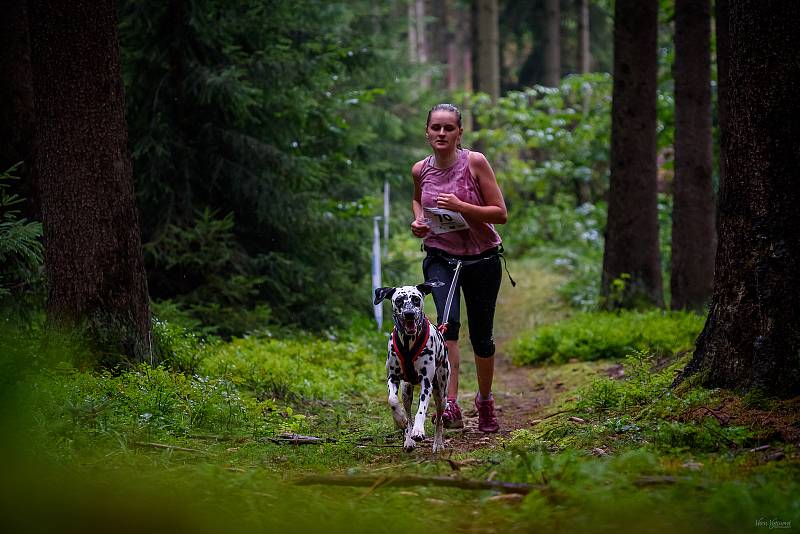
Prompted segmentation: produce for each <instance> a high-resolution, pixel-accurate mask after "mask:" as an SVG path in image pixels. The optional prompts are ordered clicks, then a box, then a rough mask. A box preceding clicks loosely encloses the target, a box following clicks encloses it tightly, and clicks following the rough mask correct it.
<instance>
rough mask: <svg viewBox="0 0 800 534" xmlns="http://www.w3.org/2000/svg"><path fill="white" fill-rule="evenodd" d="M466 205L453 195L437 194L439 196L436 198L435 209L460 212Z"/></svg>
mask: <svg viewBox="0 0 800 534" xmlns="http://www.w3.org/2000/svg"><path fill="white" fill-rule="evenodd" d="M466 204H467V203H466V202H464V201H463V200H461V199H459V198H458V197H457V196H455V195H454V194H453V193H439V196H438V197H436V207H438V208H444V209H447V210H451V211H458V212H460V211H463V209H464V206H465V205H466Z"/></svg>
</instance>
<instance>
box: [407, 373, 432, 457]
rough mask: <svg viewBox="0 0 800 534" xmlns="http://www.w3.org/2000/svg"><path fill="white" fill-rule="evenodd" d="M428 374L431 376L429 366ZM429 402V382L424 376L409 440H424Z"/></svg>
mask: <svg viewBox="0 0 800 534" xmlns="http://www.w3.org/2000/svg"><path fill="white" fill-rule="evenodd" d="M428 370H429V371H430V372H429V373H428V374H429V375H430V376H433V366H432V365H431V366H430V367H429V368H428ZM430 401H431V381H430V379H428V377H427V376H426V377H425V378H423V379H422V382H421V383H420V388H419V406H418V407H417V415H416V416H415V417H414V428H413V430H412V431H411V439H413V440H414V441H422V440H423V439H425V414H426V413H428V403H429V402H430Z"/></svg>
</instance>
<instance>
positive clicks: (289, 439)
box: [266, 434, 336, 445]
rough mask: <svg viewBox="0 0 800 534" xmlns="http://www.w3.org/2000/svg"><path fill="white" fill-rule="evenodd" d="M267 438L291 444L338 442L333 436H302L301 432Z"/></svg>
mask: <svg viewBox="0 0 800 534" xmlns="http://www.w3.org/2000/svg"><path fill="white" fill-rule="evenodd" d="M266 439H267V440H269V441H271V442H273V443H289V444H291V445H319V444H322V443H336V440H335V439H333V438H319V437H317V436H301V435H300V434H278V435H277V436H275V437H274V438H266Z"/></svg>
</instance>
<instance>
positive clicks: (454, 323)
mask: <svg viewBox="0 0 800 534" xmlns="http://www.w3.org/2000/svg"><path fill="white" fill-rule="evenodd" d="M425 250H426V251H427V252H428V255H427V256H426V257H425V259H424V260H423V261H422V273H423V275H424V276H425V280H432V279H434V278H438V279H439V280H440V281H441V282H444V285H443V286H441V287H436V288H434V289H433V300H434V302H435V303H436V313H437V315H438V323H439V324H442V322H444V318H443V317H442V315H443V314H444V306H445V303H446V302H447V292H448V291H449V290H450V284H451V283H452V281H453V275H454V274H455V268H456V265H455V264H456V261H457V260H462V262H464V263H462V265H461V273H460V274H459V277H458V278H459V279H458V287H457V288H456V291H455V293H454V294H453V303H452V304H451V305H450V317H448V318H447V322H448V323H449V324H448V327H447V332H445V335H444V338H445V339H446V340H457V339H458V333H459V330H460V328H461V322H460V321H459V319H460V316H461V299H460V293H461V291H463V292H464V303H465V304H466V307H467V320H468V321H469V339H470V341H471V342H472V350H473V352H475V355H476V356H480V357H483V358H489V357H491V356H494V351H495V346H494V337H493V333H492V330H493V326H494V309H495V305H496V304H497V293H498V292H499V291H500V279H501V278H502V268H501V266H500V256H499V255H498V249H497V248H492V249H489V250H487V251H485V252H483V253H481V254H477V255H473V256H455V255H452V254H447V253H446V252H443V251H441V250H438V249H435V248H430V247H425ZM448 260H449V261H448ZM475 260H480V261H475ZM473 261H474V263H472V262H473Z"/></svg>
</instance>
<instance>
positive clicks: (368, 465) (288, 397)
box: [0, 262, 800, 533]
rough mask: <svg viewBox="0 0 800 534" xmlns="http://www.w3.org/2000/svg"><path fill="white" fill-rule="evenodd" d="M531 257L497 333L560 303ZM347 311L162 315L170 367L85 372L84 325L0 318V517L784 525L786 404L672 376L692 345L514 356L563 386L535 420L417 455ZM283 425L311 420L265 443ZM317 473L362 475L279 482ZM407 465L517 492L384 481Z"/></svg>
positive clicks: (239, 527)
mask: <svg viewBox="0 0 800 534" xmlns="http://www.w3.org/2000/svg"><path fill="white" fill-rule="evenodd" d="M515 263H516V262H515ZM521 264H522V262H520V264H517V266H519V265H521ZM535 269H536V268H535V266H534V264H524V266H523V269H522V270H523V271H524V273H526V274H527V276H526V274H523V275H521V276H520V275H519V274H518V273H519V272H520V271H519V270H518V271H516V272H515V273H514V274H515V275H517V278H518V279H522V281H521V282H520V286H521V287H523V288H525V287H527V288H528V289H531V293H530V294H533V295H537V296H536V297H535V299H534V302H530V301H529V302H526V299H525V298H524V295H523V294H522V292H520V291H519V290H518V289H517V290H512V291H511V292H513V298H511V297H508V298H509V299H510V300H505V301H504V302H503V303H502V304H501V306H508V305H513V306H514V307H516V308H517V313H516V316H513V315H507V316H505V317H508V320H507V322H506V323H505V324H504V325H503V327H502V328H504V329H505V331H502V330H501V331H500V332H499V334H500V335H502V336H503V337H505V338H506V339H513V337H514V336H515V335H516V334H517V333H518V332H519V331H520V328H517V326H516V325H520V324H521V323H520V321H522V322H526V321H528V322H529V323H530V324H527V325H526V326H533V327H541V325H543V324H546V323H548V322H551V321H554V320H557V319H559V318H561V317H563V315H564V311H563V310H561V309H559V305H558V303H557V301H555V300H551V297H550V296H549V295H551V294H552V293H551V292H550V291H548V288H552V287H554V286H555V285H556V284H557V283H558V280H557V279H555V278H552V277H551V275H548V274H547V273H541V276H539V273H537V272H536V271H535ZM535 287H539V289H538V290H535V291H533V289H534V288H535ZM509 289H510V288H508V287H506V288H504V292H508V290H509ZM530 306H533V307H535V309H536V310H538V312H537V314H535V315H534V316H533V317H532V315H531V314H530V313H529V310H530ZM505 311H507V310H505ZM505 311H503V313H505ZM514 317H516V318H514ZM589 323H591V322H589ZM358 328H359V327H354V330H353V331H351V332H336V333H333V332H328V333H326V334H325V335H324V336H317V337H312V336H308V335H306V334H299V333H297V334H294V335H291V336H283V337H280V338H268V337H264V338H257V337H251V338H247V339H240V340H235V341H233V342H231V343H221V344H205V343H200V342H198V341H197V340H196V339H193V338H192V337H191V336H188V337H186V336H184V334H182V333H181V332H178V331H174V330H173V331H169V330H168V331H166V334H165V335H166V336H167V339H166V343H165V344H164V346H165V347H166V353H165V354H167V356H168V358H166V359H167V364H166V365H165V366H163V367H159V368H155V369H151V368H147V367H131V368H127V369H116V370H113V371H106V372H95V371H92V370H91V368H90V367H88V366H87V364H86V363H85V362H86V361H87V358H86V356H85V350H86V349H85V348H84V347H83V346H82V344H81V343H80V342H79V341H75V340H72V339H67V338H63V337H54V336H48V335H45V334H44V333H43V332H42V331H41V330H40V329H38V328H37V327H35V325H34V326H32V325H31V323H25V324H14V322H13V321H10V320H8V321H5V322H3V323H1V324H0V354H2V356H3V357H2V358H0V428H2V429H3V433H2V434H3V436H2V437H3V439H2V440H1V441H0V472H2V473H3V478H2V484H1V485H0V530H2V531H3V532H199V533H203V532H234V533H235V532H273V531H275V532H321V531H325V532H406V531H408V530H409V529H415V530H416V529H424V530H429V529H443V530H444V531H446V532H531V531H538V530H556V531H559V532H623V533H625V532H631V533H634V532H636V533H639V532H742V531H745V532H746V531H752V532H759V531H762V530H763V529H764V527H763V526H761V524H762V523H761V521H763V520H766V521H767V524H769V523H768V521H769V520H777V521H783V522H789V523H790V524H791V525H792V527H794V528H796V527H797V525H799V524H800V499H798V495H800V491H798V490H800V487H798V486H800V484H799V483H798V481H800V476H798V475H800V467H798V466H800V462H798V452H797V441H798V438H797V436H798V435H800V425H798V418H797V415H796V414H797V413H798V412H799V411H800V410H797V406H796V404H794V405H793V404H791V403H781V402H778V401H774V400H770V399H764V398H755V397H753V398H749V399H743V398H738V397H736V396H735V395H733V394H732V393H730V392H720V391H707V390H702V389H699V388H693V387H692V386H691V385H690V384H689V385H687V386H686V387H684V388H682V389H679V390H670V389H669V387H668V385H669V383H670V381H671V377H672V376H673V375H674V371H675V369H677V368H679V367H680V366H682V365H683V364H684V363H685V358H686V357H687V356H686V355H684V356H677V357H676V356H672V357H671V358H670V359H668V360H666V361H664V360H663V358H656V357H655V355H653V354H651V353H648V352H646V351H638V352H636V351H634V352H633V353H632V354H629V355H628V356H627V357H626V358H625V359H624V360H617V359H612V360H605V361H576V360H574V361H572V362H569V363H566V364H560V365H547V366H543V367H539V368H535V369H532V368H526V369H525V370H524V372H525V373H527V374H530V375H532V376H534V379H533V380H532V381H531V387H532V389H536V388H539V387H553V388H554V391H556V392H557V394H555V395H554V396H553V398H552V402H551V403H550V404H546V405H543V406H541V407H540V410H541V411H540V414H539V419H536V420H533V421H530V422H528V424H527V425H526V426H525V427H524V428H521V429H518V430H516V431H514V432H513V433H512V434H511V435H510V436H509V437H508V438H507V439H502V440H500V441H498V443H497V445H496V446H493V447H488V446H486V447H482V448H478V449H476V450H471V451H463V452H453V451H452V450H451V451H450V453H448V454H446V455H444V456H439V457H433V456H432V455H431V454H430V452H429V448H428V446H423V447H421V448H420V449H418V450H417V451H415V452H414V453H412V454H407V453H405V452H403V451H402V449H401V448H400V447H399V445H400V440H399V436H398V434H397V432H396V431H395V430H394V428H393V425H392V423H391V418H390V417H388V414H387V410H386V406H385V391H384V387H385V386H384V383H383V364H384V357H385V355H384V349H383V344H384V343H385V339H384V338H383V336H382V335H381V334H379V333H370V332H368V331H365V330H364V329H363V328H362V329H361V330H359V329H358ZM584 328H588V326H587V325H586V324H584ZM162 333H163V332H162ZM376 347H377V348H376ZM463 350H464V353H465V354H468V352H467V350H468V346H465V347H463ZM467 360H468V359H467ZM520 372H521V371H520ZM462 374H463V376H464V378H465V382H463V383H462V388H463V389H465V390H467V389H469V388H474V382H473V380H474V379H473V378H471V377H472V375H473V374H474V371H472V368H471V367H469V366H468V365H465V369H462ZM606 375H607V376H606ZM548 415H551V416H552V417H546V416H548ZM770 418H771V419H770ZM281 432H301V433H307V434H312V435H315V436H319V437H320V438H322V439H323V440H324V441H323V442H321V443H319V444H314V445H289V444H281V443H275V442H273V441H272V440H273V439H275V437H276V436H278V435H279V434H280V433H281ZM476 439H477V438H476ZM313 473H330V474H343V475H363V476H373V477H375V479H376V482H377V484H376V487H374V488H364V487H362V488H351V487H335V486H297V485H295V482H296V481H297V480H299V479H300V478H302V477H304V476H306V475H309V474H313ZM408 474H416V475H420V476H449V477H462V478H467V479H475V480H486V479H493V480H502V481H507V482H520V483H528V484H530V485H531V487H532V491H531V492H530V493H529V494H528V495H527V496H524V497H523V496H515V495H511V496H508V495H503V494H498V493H496V492H493V491H488V490H486V491H472V490H463V489H452V488H441V487H437V486H417V487H411V488H396V487H393V486H391V484H388V485H383V483H387V482H391V479H392V477H394V476H398V475H408Z"/></svg>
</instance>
